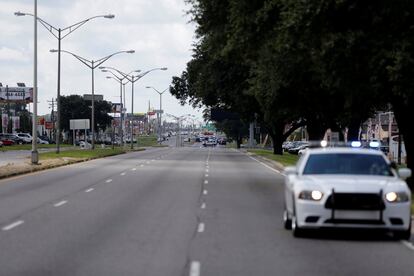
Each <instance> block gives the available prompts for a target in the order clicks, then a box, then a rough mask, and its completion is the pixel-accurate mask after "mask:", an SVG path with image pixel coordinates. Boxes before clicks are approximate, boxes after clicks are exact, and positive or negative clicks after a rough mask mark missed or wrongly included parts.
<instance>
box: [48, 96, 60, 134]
mask: <svg viewBox="0 0 414 276" xmlns="http://www.w3.org/2000/svg"><path fill="white" fill-rule="evenodd" d="M47 102H48V103H49V108H52V112H51V113H50V119H51V120H52V125H53V135H52V133H50V135H49V139H51V140H52V136H53V137H54V139H53V140H55V141H57V139H56V129H55V104H56V101H55V99H53V98H52V100H51V101H47ZM58 117H59V116H58Z"/></svg>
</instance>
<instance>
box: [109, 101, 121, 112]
mask: <svg viewBox="0 0 414 276" xmlns="http://www.w3.org/2000/svg"><path fill="white" fill-rule="evenodd" d="M121 107H122V105H121V104H120V103H112V104H111V112H112V113H121Z"/></svg>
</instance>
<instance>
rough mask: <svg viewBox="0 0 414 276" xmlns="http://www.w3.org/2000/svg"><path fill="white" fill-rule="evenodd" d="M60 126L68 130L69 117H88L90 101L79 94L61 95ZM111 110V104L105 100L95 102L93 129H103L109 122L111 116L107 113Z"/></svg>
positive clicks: (89, 115)
mask: <svg viewBox="0 0 414 276" xmlns="http://www.w3.org/2000/svg"><path fill="white" fill-rule="evenodd" d="M60 101H61V102H60V103H61V128H62V130H64V131H68V130H69V121H70V120H71V119H90V120H91V115H92V114H91V108H90V104H91V103H90V101H85V100H84V99H83V97H81V96H79V95H70V96H61V98H60ZM110 112H111V105H110V104H109V103H108V102H106V101H96V102H95V129H98V124H99V128H100V129H102V130H105V129H106V127H107V126H109V125H110V124H111V120H112V117H111V116H109V115H108V113H110Z"/></svg>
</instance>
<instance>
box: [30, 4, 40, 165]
mask: <svg viewBox="0 0 414 276" xmlns="http://www.w3.org/2000/svg"><path fill="white" fill-rule="evenodd" d="M33 49H34V57H33V122H32V127H33V128H32V156H31V161H32V164H33V165H37V164H38V163H39V153H38V152H37V0H34V47H33Z"/></svg>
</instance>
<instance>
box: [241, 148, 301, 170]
mask: <svg viewBox="0 0 414 276" xmlns="http://www.w3.org/2000/svg"><path fill="white" fill-rule="evenodd" d="M247 151H248V152H251V153H254V154H256V155H259V156H263V157H265V158H268V159H271V160H274V161H276V162H279V163H281V164H282V165H283V166H292V165H295V164H296V161H298V159H299V156H298V155H294V154H290V153H284V154H283V155H276V154H273V152H272V151H271V150H265V149H249V150H247Z"/></svg>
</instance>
